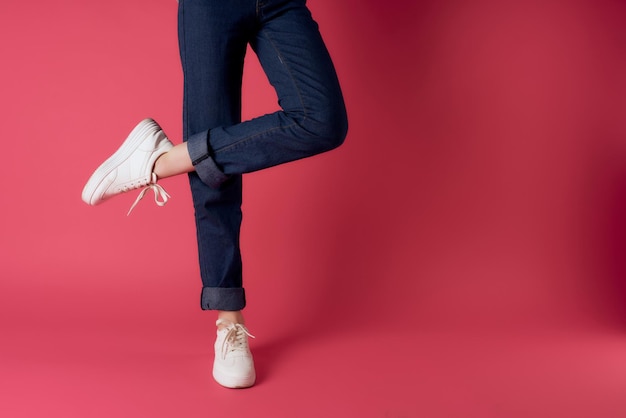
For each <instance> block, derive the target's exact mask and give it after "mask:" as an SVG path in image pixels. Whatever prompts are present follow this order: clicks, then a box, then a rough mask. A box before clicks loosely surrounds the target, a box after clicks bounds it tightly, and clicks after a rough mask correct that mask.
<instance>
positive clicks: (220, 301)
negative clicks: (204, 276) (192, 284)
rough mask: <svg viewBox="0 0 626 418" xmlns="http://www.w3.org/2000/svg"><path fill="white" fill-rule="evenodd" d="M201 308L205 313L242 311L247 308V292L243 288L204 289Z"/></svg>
mask: <svg viewBox="0 0 626 418" xmlns="http://www.w3.org/2000/svg"><path fill="white" fill-rule="evenodd" d="M200 306H201V307H202V309H203V310H205V311H206V310H218V311H240V310H242V309H243V308H245V307H246V292H245V291H244V289H243V288H242V287H203V288H202V296H201V298H200Z"/></svg>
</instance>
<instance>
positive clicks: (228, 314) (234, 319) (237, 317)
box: [217, 311, 245, 329]
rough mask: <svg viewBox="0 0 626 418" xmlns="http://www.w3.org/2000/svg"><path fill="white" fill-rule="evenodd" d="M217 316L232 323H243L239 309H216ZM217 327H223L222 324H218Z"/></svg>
mask: <svg viewBox="0 0 626 418" xmlns="http://www.w3.org/2000/svg"><path fill="white" fill-rule="evenodd" d="M217 318H218V319H219V320H222V321H227V322H230V323H232V324H241V325H244V324H245V321H244V318H243V314H242V313H241V311H218V313H217ZM218 327H219V328H220V329H222V328H224V325H219V326H218Z"/></svg>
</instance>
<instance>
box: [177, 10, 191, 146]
mask: <svg viewBox="0 0 626 418" xmlns="http://www.w3.org/2000/svg"><path fill="white" fill-rule="evenodd" d="M178 7H180V9H181V10H180V19H181V22H180V25H181V29H182V32H183V36H182V38H183V39H182V47H181V48H180V49H181V60H182V68H187V32H186V31H185V5H184V2H180V3H179V5H178ZM183 98H185V99H184V101H183V107H184V109H185V111H184V112H183V117H184V121H183V131H184V132H185V134H186V135H189V112H188V109H187V99H186V98H187V83H186V82H183ZM183 140H187V138H183Z"/></svg>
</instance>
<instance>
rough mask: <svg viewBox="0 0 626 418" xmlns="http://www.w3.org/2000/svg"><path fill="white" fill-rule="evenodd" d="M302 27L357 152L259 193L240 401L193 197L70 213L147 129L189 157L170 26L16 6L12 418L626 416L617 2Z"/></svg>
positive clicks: (262, 94) (162, 3)
mask: <svg viewBox="0 0 626 418" xmlns="http://www.w3.org/2000/svg"><path fill="white" fill-rule="evenodd" d="M309 6H310V8H311V9H312V11H313V14H314V17H315V18H316V20H318V22H319V23H320V27H321V31H322V34H323V36H324V37H325V39H326V41H327V45H328V48H329V49H330V51H331V54H332V56H333V57H334V60H335V64H336V67H337V71H338V73H339V77H340V80H341V82H342V85H343V87H344V92H345V97H346V102H347V106H348V110H349V116H350V124H351V127H350V133H349V136H348V139H347V141H346V143H345V145H344V146H343V147H342V148H340V149H338V150H336V151H334V152H332V153H329V154H325V155H322V156H319V157H315V158H312V159H309V160H306V161H300V162H297V163H293V164H287V165H285V166H282V167H278V168H274V169H270V170H267V171H264V172H259V173H254V174H250V175H247V176H246V178H245V192H244V194H245V196H244V199H245V203H244V219H245V220H244V227H243V233H242V241H243V244H242V246H243V251H244V260H245V285H246V288H247V292H248V298H249V306H248V308H247V310H246V314H247V318H248V325H249V327H250V329H251V331H252V332H253V333H254V334H256V335H257V336H258V338H257V339H256V340H254V341H253V342H252V344H253V350H254V352H255V356H256V360H257V368H258V372H259V383H258V385H257V386H256V387H254V388H253V389H250V390H247V391H232V390H226V389H222V388H220V387H218V386H217V385H216V384H215V383H214V382H213V381H212V379H211V378H210V361H211V344H212V341H213V325H212V323H213V320H214V316H213V314H211V313H207V312H202V311H200V309H199V291H200V286H201V284H200V279H199V277H198V267H197V262H196V247H195V231H194V225H193V217H192V207H191V198H190V193H189V191H188V186H187V179H186V178H185V177H184V176H182V177H178V178H174V179H167V180H165V181H163V182H162V184H163V185H164V186H165V187H166V188H167V190H168V192H170V194H171V195H172V196H173V198H172V200H171V201H170V203H168V205H167V206H166V207H164V208H157V207H155V206H154V205H153V204H152V203H151V202H150V201H149V200H148V199H147V200H146V201H144V202H142V203H141V204H140V205H139V207H137V208H136V209H135V211H134V212H133V214H132V215H131V216H130V217H128V218H127V217H126V216H125V213H126V211H127V209H128V207H129V206H130V204H131V203H132V201H133V200H134V197H135V196H134V195H128V196H126V195H125V196H122V197H119V198H117V199H115V200H114V201H111V202H110V203H107V204H106V205H103V206H99V207H96V208H92V207H88V206H87V205H85V204H84V203H82V201H81V200H80V192H81V190H82V187H83V185H84V183H85V181H86V180H87V178H88V177H89V175H90V174H91V172H92V171H93V169H95V167H96V166H97V165H98V164H99V163H100V162H101V161H102V160H103V159H104V158H106V157H107V156H108V155H109V154H110V153H111V152H112V151H114V150H115V149H116V148H117V146H118V145H119V143H120V141H121V140H123V138H125V136H126V135H127V134H128V132H129V131H130V129H131V128H132V127H133V126H134V124H135V123H136V122H137V121H138V120H140V119H142V118H144V117H153V118H155V119H156V120H158V121H159V122H160V123H161V125H162V126H163V127H164V129H165V131H166V132H167V133H168V135H169V136H170V137H171V139H172V140H173V141H174V142H175V143H178V142H180V140H181V101H182V85H181V83H182V75H181V70H180V63H179V60H178V50H177V39H176V7H177V5H176V2H175V1H174V0H150V1H148V0H133V1H130V0H126V1H121V0H108V1H77V0H65V1H37V0H35V1H26V2H19V1H10V2H9V1H4V2H2V3H0V54H1V55H0V56H1V58H2V67H1V69H0V71H1V75H2V77H0V94H1V96H2V100H1V101H0V118H1V119H0V120H1V121H2V123H1V125H0V127H1V129H2V131H1V132H2V136H3V141H2V144H3V147H2V154H1V158H2V163H1V164H0V190H1V191H2V195H3V197H2V217H1V218H0V231H1V233H0V254H1V255H0V257H1V259H2V261H1V264H0V277H1V280H0V335H1V336H2V337H1V338H2V343H1V344H0V397H1V399H0V415H2V416H6V417H35V416H38V417H41V416H46V417H57V416H58V417H111V416H116V417H173V416H185V417H192V416H233V417H236V416H250V417H253V416H259V417H265V416H267V417H294V416H297V417H319V416H342V417H348V416H354V417H357V416H358V417H396V418H404V417H417V416H425V417H450V416H459V417H529V416H532V417H557V416H567V417H589V416H594V417H623V416H626V397H624V395H623V392H624V387H626V386H625V385H626V354H625V353H626V335H625V333H624V331H625V327H626V140H625V138H626V76H625V75H626V29H625V28H626V3H625V2H623V1H618V0H586V1H583V0H581V1H561V2H559V1H551V0H547V1H543V0H542V1H539V0H530V1H528V0H511V1H506V0H504V1H495V0H494V1H472V2H469V1H435V0H430V1H411V2H409V1H386V2H381V1H373V0H360V1H356V0H342V1H333V0H310V1H309ZM246 65H247V73H246V75H245V83H244V103H245V105H244V106H245V108H244V116H245V117H246V118H248V117H252V116H254V115H257V114H260V113H265V112H269V111H272V110H274V109H275V108H276V100H275V97H274V94H273V92H272V90H271V88H270V87H269V86H268V84H267V81H266V80H265V77H264V75H263V74H262V72H261V71H260V68H259V66H258V63H257V61H256V58H255V57H254V55H253V54H250V55H249V59H248V61H247V64H246ZM226 414H228V415H226Z"/></svg>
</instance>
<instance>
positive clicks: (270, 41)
mask: <svg viewBox="0 0 626 418" xmlns="http://www.w3.org/2000/svg"><path fill="white" fill-rule="evenodd" d="M263 35H264V36H265V38H267V40H268V41H269V43H270V44H271V45H272V47H273V48H274V51H276V55H278V59H279V60H280V62H282V63H283V65H284V66H285V68H286V70H287V74H289V78H291V82H292V83H293V85H294V86H295V87H296V91H297V92H298V97H299V98H300V105H301V106H302V110H303V111H304V120H306V119H307V118H308V114H307V109H306V105H305V104H304V100H303V99H302V93H301V92H300V88H299V87H298V83H296V80H295V78H294V76H293V73H292V71H291V68H289V66H288V65H287V61H285V60H284V59H283V56H282V54H281V53H280V51H279V50H278V48H277V47H276V42H274V40H272V38H271V37H270V35H269V34H267V33H263ZM304 120H303V122H304Z"/></svg>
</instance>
